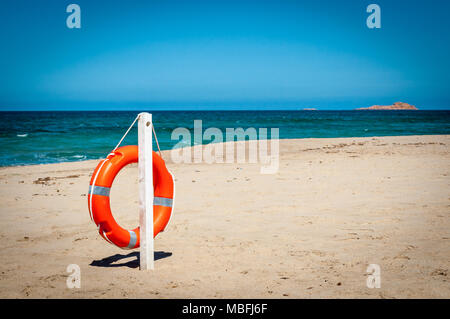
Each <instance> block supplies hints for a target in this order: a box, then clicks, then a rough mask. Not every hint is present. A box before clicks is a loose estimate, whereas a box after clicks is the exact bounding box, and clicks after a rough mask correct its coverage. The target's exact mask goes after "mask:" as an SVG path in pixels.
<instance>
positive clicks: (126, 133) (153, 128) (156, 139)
mask: <svg viewBox="0 0 450 319" xmlns="http://www.w3.org/2000/svg"><path fill="white" fill-rule="evenodd" d="M138 119H139V114H138V116H136V118H135V119H134V121H133V123H131V125H130V127H129V128H128V129H127V131H126V132H125V134H124V135H123V136H122V138H121V139H120V141H119V143H117V145H116V147H114V149H113V150H112V152H114V151H115V150H116V149H118V148H119V146H120V144H121V143H122V141H123V140H124V138H125V137H126V136H127V135H128V133H129V132H130V130H131V128H132V127H133V125H134V123H136V121H137V120H138ZM152 130H153V135H154V136H155V141H156V146H157V147H158V153H159V156H160V157H161V158H162V154H161V149H160V148H159V142H158V137H157V136H156V132H155V127H154V126H153V122H152Z"/></svg>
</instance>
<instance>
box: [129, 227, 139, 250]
mask: <svg viewBox="0 0 450 319" xmlns="http://www.w3.org/2000/svg"><path fill="white" fill-rule="evenodd" d="M128 232H129V233H130V242H129V243H128V246H127V248H130V249H131V248H134V246H135V245H136V241H137V236H136V233H135V232H134V231H132V230H129V231H128Z"/></svg>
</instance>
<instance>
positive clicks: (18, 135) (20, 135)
mask: <svg viewBox="0 0 450 319" xmlns="http://www.w3.org/2000/svg"><path fill="white" fill-rule="evenodd" d="M16 136H17V137H27V136H28V134H27V133H25V134H17V135H16Z"/></svg>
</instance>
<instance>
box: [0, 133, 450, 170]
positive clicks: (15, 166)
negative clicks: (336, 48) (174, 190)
mask: <svg viewBox="0 0 450 319" xmlns="http://www.w3.org/2000/svg"><path fill="white" fill-rule="evenodd" d="M422 136H425V137H427V136H428V137H433V136H436V137H438V136H444V137H445V136H450V134H423V135H381V136H364V137H305V138H280V139H277V140H278V141H279V142H280V143H281V142H282V141H286V140H287V141H314V140H321V141H324V140H337V139H371V138H404V137H422ZM242 142H243V141H234V142H232V143H242ZM225 143H230V142H220V143H219V144H225ZM246 143H248V141H246ZM124 145H133V144H124ZM124 145H122V146H124ZM206 145H209V144H202V147H205V146H206ZM195 147H199V146H198V145H195V146H188V147H186V148H195ZM153 151H155V150H153ZM170 151H172V149H167V150H161V153H163V154H167V153H169V152H170ZM106 155H107V154H105V157H103V158H106ZM103 158H99V159H86V160H75V161H63V162H55V163H36V164H24V165H11V166H0V172H1V171H2V170H4V169H8V168H19V167H34V166H46V165H59V164H66V163H86V162H94V161H95V162H99V161H101V160H102V159H103ZM167 158H168V157H167Z"/></svg>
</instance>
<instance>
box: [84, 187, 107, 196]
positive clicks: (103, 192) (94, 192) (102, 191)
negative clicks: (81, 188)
mask: <svg viewBox="0 0 450 319" xmlns="http://www.w3.org/2000/svg"><path fill="white" fill-rule="evenodd" d="M92 188H94V189H92ZM110 190H111V188H110V187H103V186H96V185H89V194H91V195H100V196H109V192H110ZM91 191H92V192H91Z"/></svg>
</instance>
